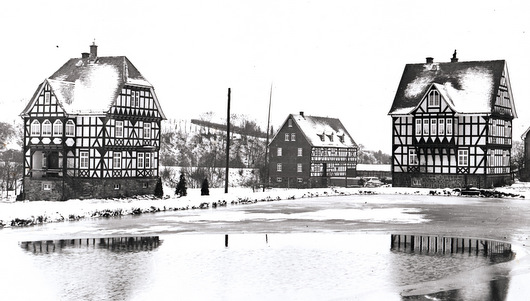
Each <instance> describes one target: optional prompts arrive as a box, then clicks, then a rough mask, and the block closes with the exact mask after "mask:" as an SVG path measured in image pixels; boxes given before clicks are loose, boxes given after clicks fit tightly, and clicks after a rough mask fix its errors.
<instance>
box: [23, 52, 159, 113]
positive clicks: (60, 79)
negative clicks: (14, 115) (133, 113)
mask: <svg viewBox="0 0 530 301" xmlns="http://www.w3.org/2000/svg"><path fill="white" fill-rule="evenodd" d="M45 83H48V84H49V85H50V86H51V88H52V90H53V93H54V94H55V96H56V97H57V99H58V101H59V104H60V105H61V106H62V107H63V109H64V110H65V112H66V113H69V114H78V113H82V114H84V113H95V114H104V113H106V112H107V111H108V110H109V108H110V107H111V106H112V104H113V103H114V102H115V101H116V99H117V98H118V96H119V94H120V92H121V89H122V88H123V87H124V86H125V85H129V86H139V87H144V88H148V89H150V90H151V93H152V95H153V98H154V100H155V103H156V105H157V107H158V109H159V111H160V115H161V116H162V118H163V119H165V115H164V113H163V112H162V109H161V108H160V104H159V103H158V99H157V97H156V95H155V93H154V88H153V86H152V85H151V84H150V83H149V82H148V81H147V80H146V79H145V78H144V77H143V76H142V74H141V73H140V72H139V71H138V69H136V67H135V66H134V65H133V64H132V63H131V61H129V59H128V58H127V57H125V56H109V57H97V56H86V57H85V56H83V57H82V58H72V59H69V60H68V61H67V62H66V63H65V64H64V65H63V66H62V67H61V68H59V70H57V71H56V72H55V73H54V74H52V75H51V76H50V77H49V78H47V79H46V80H44V82H43V83H42V84H41V85H39V88H38V89H37V91H36V92H35V94H34V95H33V97H32V99H31V100H30V101H29V103H28V105H27V106H26V109H25V110H24V111H23V112H22V114H21V115H24V113H26V112H27V111H28V110H29V109H31V107H32V106H33V104H34V102H35V101H36V97H37V96H38V95H39V93H40V91H41V89H42V87H43V86H44V84H45Z"/></svg>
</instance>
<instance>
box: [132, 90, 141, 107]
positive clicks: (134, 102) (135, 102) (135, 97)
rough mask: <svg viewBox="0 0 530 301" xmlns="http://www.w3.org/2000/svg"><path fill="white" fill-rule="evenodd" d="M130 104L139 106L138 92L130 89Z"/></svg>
mask: <svg viewBox="0 0 530 301" xmlns="http://www.w3.org/2000/svg"><path fill="white" fill-rule="evenodd" d="M131 106H132V107H138V106H140V92H139V91H131Z"/></svg>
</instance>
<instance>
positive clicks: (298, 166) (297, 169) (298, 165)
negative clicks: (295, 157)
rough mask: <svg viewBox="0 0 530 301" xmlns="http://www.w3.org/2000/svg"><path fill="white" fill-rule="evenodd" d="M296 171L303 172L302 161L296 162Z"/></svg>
mask: <svg viewBox="0 0 530 301" xmlns="http://www.w3.org/2000/svg"><path fill="white" fill-rule="evenodd" d="M296 171H297V172H302V163H298V164H296Z"/></svg>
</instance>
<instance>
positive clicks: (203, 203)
mask: <svg viewBox="0 0 530 301" xmlns="http://www.w3.org/2000/svg"><path fill="white" fill-rule="evenodd" d="M496 190H497V191H499V192H503V193H505V194H511V196H509V197H517V198H523V197H524V198H530V183H516V184H513V185H512V186H509V187H502V188H498V189H496ZM172 191H173V189H171V188H170V187H164V192H166V195H165V197H164V198H163V199H156V198H153V197H152V196H138V197H134V198H123V199H88V200H77V199H74V200H69V201H66V202H49V201H36V202H27V201H25V202H16V201H14V199H13V198H8V199H5V198H4V199H2V200H1V201H0V228H2V227H11V226H29V225H35V224H40V223H50V222H60V221H65V220H78V219H84V218H97V217H102V216H119V215H130V214H141V213H148V212H157V211H173V210H201V209H204V208H212V207H218V206H231V205H234V204H238V205H240V204H250V203H257V202H267V201H279V200H286V199H302V198H308V197H325V196H341V195H355V194H382V195H425V196H428V195H432V194H437V195H446V196H448V197H450V196H454V195H458V194H457V193H455V192H454V191H453V189H449V188H446V189H428V188H401V187H399V188H398V187H377V188H340V187H338V188H314V189H268V190H266V191H264V192H263V191H261V190H260V191H255V192H254V191H252V189H250V188H234V187H230V188H229V189H228V193H224V189H221V188H219V189H210V195H209V196H201V195H200V189H188V195H187V196H186V197H176V196H175V195H174V194H173V192H172ZM168 192H169V193H168Z"/></svg>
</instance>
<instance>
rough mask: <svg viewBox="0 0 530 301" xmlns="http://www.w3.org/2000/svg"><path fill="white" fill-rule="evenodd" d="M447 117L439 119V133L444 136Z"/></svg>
mask: <svg viewBox="0 0 530 301" xmlns="http://www.w3.org/2000/svg"><path fill="white" fill-rule="evenodd" d="M444 121H445V119H443V118H440V119H438V135H440V136H443V135H445V124H444V123H445V122H444Z"/></svg>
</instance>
